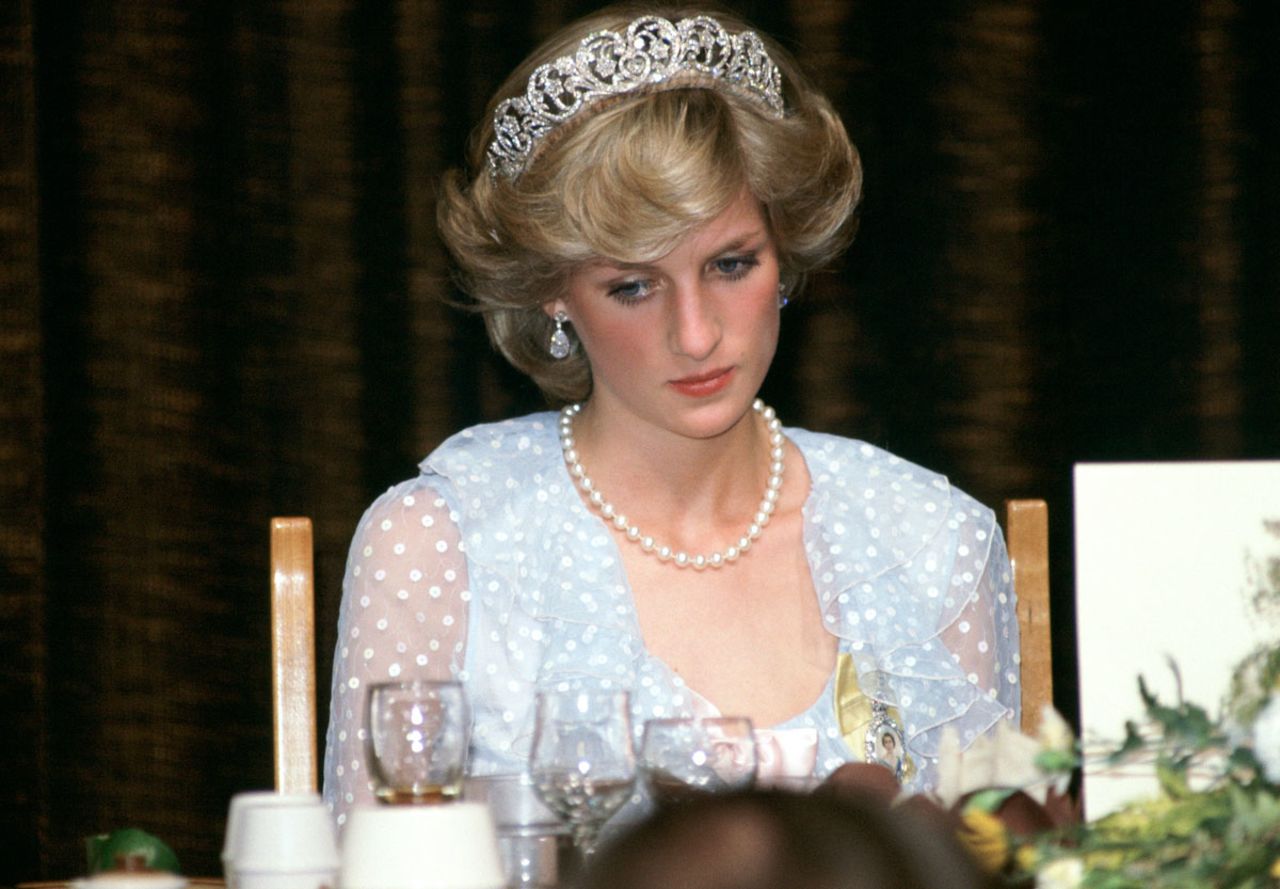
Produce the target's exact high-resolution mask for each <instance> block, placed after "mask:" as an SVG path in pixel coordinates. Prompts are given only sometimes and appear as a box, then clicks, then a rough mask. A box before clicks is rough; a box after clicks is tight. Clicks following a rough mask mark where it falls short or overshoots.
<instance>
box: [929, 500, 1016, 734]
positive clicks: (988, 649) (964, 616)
mask: <svg viewBox="0 0 1280 889" xmlns="http://www.w3.org/2000/svg"><path fill="white" fill-rule="evenodd" d="M965 530H966V532H967V533H965V534H964V535H962V537H961V542H960V544H959V546H958V549H957V552H956V567H955V576H954V577H953V579H952V582H953V584H963V585H964V586H965V587H969V586H972V592H971V593H970V595H969V598H968V600H967V601H965V602H964V603H963V605H961V607H960V608H959V610H958V611H957V612H956V614H955V617H954V619H953V620H952V621H951V622H950V624H949V625H947V626H946V627H945V628H944V629H943V630H942V633H941V639H942V641H943V643H944V644H945V645H946V646H947V649H948V650H949V651H950V652H951V656H952V657H953V658H954V659H955V660H956V662H957V663H958V664H959V666H960V669H961V670H963V671H964V674H965V677H966V678H967V679H968V681H969V683H970V684H972V685H975V686H977V687H978V688H979V689H980V690H981V691H982V693H983V694H985V695H986V696H987V697H988V698H989V699H991V700H993V701H996V702H998V703H1000V704H1003V705H1004V706H1005V707H1006V712H1007V713H1008V714H1009V718H1010V719H1012V720H1013V722H1014V725H1015V726H1016V725H1017V721H1018V718H1019V716H1018V711H1019V704H1020V701H1021V694H1020V691H1019V688H1018V680H1019V676H1018V616H1017V610H1016V607H1015V600H1014V594H1013V581H1012V577H1011V570H1010V568H1009V556H1008V554H1007V553H1006V551H1005V545H1004V537H1003V536H1002V535H1001V533H1000V527H999V525H996V524H994V523H992V524H991V526H990V527H986V526H982V525H977V523H970V527H967V528H966V529H965ZM975 575H976V579H977V583H976V584H974V583H973V579H974V577H975Z"/></svg>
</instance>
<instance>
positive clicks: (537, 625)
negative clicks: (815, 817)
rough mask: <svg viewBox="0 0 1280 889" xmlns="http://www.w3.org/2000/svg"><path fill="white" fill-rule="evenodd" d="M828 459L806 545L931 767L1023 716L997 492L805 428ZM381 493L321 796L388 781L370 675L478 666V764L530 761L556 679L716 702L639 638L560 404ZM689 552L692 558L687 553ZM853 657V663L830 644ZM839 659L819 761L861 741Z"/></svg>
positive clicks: (473, 675) (435, 457) (463, 672)
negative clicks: (948, 732)
mask: <svg viewBox="0 0 1280 889" xmlns="http://www.w3.org/2000/svg"><path fill="white" fill-rule="evenodd" d="M786 434H787V436H788V437H789V438H790V439H791V440H792V441H793V442H794V443H795V444H796V446H797V447H798V448H799V449H800V451H801V453H802V454H803V456H804V459H805V462H806V464H807V465H808V468H809V473H810V476H811V478H812V487H811V490H810V493H809V497H808V499H807V501H806V503H805V508H804V513H805V549H806V553H807V556H808V561H809V566H810V571H811V573H812V577H813V581H814V586H815V588H816V590H817V593H818V598H819V602H820V605H821V608H822V612H823V615H824V620H825V622H826V625H827V628H828V629H829V630H830V631H831V632H832V633H833V634H835V635H837V636H839V637H840V639H841V642H840V649H841V650H842V651H846V652H849V653H850V654H851V655H852V656H853V658H854V662H855V663H856V665H857V667H858V674H859V681H860V684H861V686H862V688H863V690H864V691H866V692H867V693H868V694H871V695H873V696H875V697H878V698H880V699H882V700H884V701H885V702H886V703H887V704H889V705H890V706H894V707H897V708H899V710H900V712H901V713H902V715H903V721H904V729H905V735H906V738H907V746H908V749H909V750H910V751H911V753H912V754H913V756H914V758H915V760H916V762H917V765H918V766H919V767H920V768H919V774H918V776H917V778H916V786H917V787H918V788H920V789H923V788H927V787H928V786H930V784H931V782H932V780H933V770H932V766H931V760H932V758H933V757H934V756H935V755H936V753H937V744H938V738H939V735H940V732H941V729H942V727H943V726H944V725H947V724H952V725H954V726H955V727H956V729H957V730H958V731H959V733H960V736H961V739H962V741H963V742H964V743H968V742H969V741H972V740H973V739H974V738H975V737H977V736H978V735H980V734H982V733H983V732H985V731H987V730H988V729H990V728H991V727H992V726H993V725H994V724H995V723H996V721H997V720H999V719H1001V718H1009V719H1016V718H1017V716H1018V712H1017V709H1018V698H1019V694H1018V691H1019V690H1018V686H1017V683H1018V654H1017V652H1018V627H1017V619H1016V613H1015V608H1014V597H1013V590H1012V586H1011V578H1010V570H1009V562H1008V556H1007V555H1006V553H1005V548H1004V541H1003V538H1002V537H1001V534H1000V529H999V527H998V526H997V525H996V523H995V519H994V517H993V515H992V513H991V511H990V510H988V509H986V508H985V507H983V506H981V505H979V504H978V503H977V502H976V501H974V500H973V499H971V498H970V497H968V496H967V495H965V494H963V493H962V492H960V491H958V490H956V489H955V488H952V487H951V486H950V484H949V483H948V482H947V480H946V479H945V478H944V477H942V476H940V475H937V474H936V473H933V472H930V471H928V470H925V469H921V468H920V467H918V466H915V465H913V464H910V463H908V462H906V461H904V460H900V459H898V458H897V457H894V456H893V455H891V454H888V453H886V452H885V451H882V450H880V449H878V448H874V447H872V446H870V445H867V444H863V443H860V442H855V441H850V440H848V439H842V438H838V437H835V436H830V435H823V434H819V433H813V432H807V431H805V430H800V429H788V430H786ZM421 470H422V473H421V475H419V476H418V478H416V479H413V480H411V481H407V482H404V483H403V484H401V485H398V486H396V487H395V488H392V489H391V490H390V491H388V492H387V493H386V494H384V495H383V496H382V497H380V498H379V499H378V500H377V501H376V502H375V503H374V504H373V506H371V507H370V509H369V511H368V512H367V513H366V514H365V516H364V518H363V519H362V520H361V521H360V524H359V526H358V528H357V530H356V534H355V538H354V540H353V542H352V546H351V553H350V557H349V560H348V563H347V572H346V578H345V580H344V586H343V599H342V606H341V612H340V616H339V623H338V644H337V648H336V651H335V654H334V670H333V698H332V709H331V712H330V724H329V730H328V735H327V739H326V749H325V763H324V794H325V799H326V800H327V802H328V803H329V806H330V807H331V809H332V810H333V813H334V816H335V818H336V820H337V823H338V824H339V825H340V826H341V825H342V824H343V822H344V821H345V815H346V811H347V810H348V809H349V808H350V806H351V805H352V804H354V803H360V802H367V801H369V800H371V799H372V792H371V790H370V787H369V781H368V776H367V775H366V774H365V768H364V753H363V743H364V737H363V735H364V732H363V707H364V689H365V686H367V685H368V684H369V683H371V682H378V681H386V680H388V679H406V678H410V677H424V678H437V679H439V678H449V677H456V678H459V679H461V680H462V681H463V682H464V683H465V684H466V687H467V692H468V695H469V696H470V699H471V702H472V707H473V710H474V719H475V726H474V730H473V735H472V754H471V770H472V772H473V773H476V774H496V773H509V772H519V771H521V770H522V769H523V768H524V763H525V758H526V757H527V755H528V749H529V743H530V740H531V731H532V716H533V714H532V705H533V696H534V693H535V691H536V690H537V689H538V688H539V687H552V686H557V685H563V686H568V685H570V684H581V683H591V684H593V685H601V686H605V687H616V688H625V689H630V690H631V692H632V703H633V708H634V714H633V715H634V717H635V721H636V726H637V728H639V727H640V726H642V725H643V722H644V720H645V719H649V718H652V717H659V716H672V715H682V714H692V713H694V712H701V713H705V712H707V711H708V710H709V709H714V708H712V707H711V705H710V704H709V702H706V701H705V700H702V699H701V698H699V697H698V696H697V694H696V692H695V691H693V690H692V689H689V688H686V687H685V686H684V684H683V683H682V681H681V680H680V677H678V676H676V675H675V674H674V673H673V672H672V671H671V670H670V669H669V668H668V667H667V666H666V665H665V664H664V663H663V662H662V661H660V660H659V659H657V658H656V657H653V656H652V655H650V654H649V653H648V652H647V651H646V649H645V646H644V641H643V640H642V639H641V637H640V631H639V625H638V623H637V620H636V614H635V608H634V605H633V602H632V597H631V592H630V588H629V586H628V584H627V578H626V576H625V575H624V573H623V571H622V563H621V560H620V558H619V552H618V548H617V543H616V542H615V538H614V537H613V536H612V534H611V533H610V532H609V530H608V529H607V528H606V527H605V525H604V524H603V522H602V521H601V520H600V519H599V518H598V517H597V516H596V515H595V514H594V513H592V512H590V511H589V510H588V509H587V508H586V507H585V506H584V505H583V504H582V501H581V500H580V499H579V497H578V494H577V493H576V491H575V490H574V487H573V485H572V483H571V482H570V479H569V476H568V473H567V471H566V469H565V466H564V462H563V460H562V459H561V456H560V445H559V440H558V437H557V427H556V415H555V414H552V413H542V414H535V415H532V416H529V417H524V418H520V419H515V420H508V421H506V422H503V423H496V424H490V425H485V426H477V427H474V428H472V429H468V430H466V431H464V432H461V433H459V434H458V435H455V436H454V437H453V438H451V439H449V440H448V441H447V442H445V443H444V444H443V445H441V446H440V448H438V449H437V450H436V451H435V452H434V453H433V454H431V456H429V457H428V458H427V459H426V460H425V461H424V462H423V463H422V466H421ZM673 570H675V569H673ZM833 669H834V664H833ZM833 686H834V676H833V679H832V681H829V682H828V686H827V689H826V690H825V691H824V692H823V694H822V695H821V696H820V697H819V699H818V700H816V701H814V703H813V704H812V705H811V706H810V707H809V708H808V709H807V710H806V711H805V712H804V713H802V714H799V715H798V716H796V717H794V718H793V719H791V720H788V721H787V722H786V723H785V724H783V725H781V726H777V728H779V729H783V730H785V729H792V728H795V729H800V728H807V729H816V730H817V734H818V758H817V765H816V771H817V773H818V774H819V775H825V774H826V773H828V772H830V771H831V770H832V769H834V768H835V767H836V766H838V765H840V764H841V763H843V762H845V761H847V760H850V759H855V758H859V759H860V758H861V753H860V752H858V751H854V750H851V749H850V748H849V746H848V745H847V744H846V743H845V741H844V740H843V738H842V737H841V735H840V731H839V728H838V725H837V723H836V715H835V708H834V701H833Z"/></svg>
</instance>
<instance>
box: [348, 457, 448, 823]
mask: <svg viewBox="0 0 1280 889" xmlns="http://www.w3.org/2000/svg"><path fill="white" fill-rule="evenodd" d="M470 598H471V596H470V593H469V591H468V589H467V570H466V561H465V558H464V555H463V546H462V544H461V538H460V536H459V532H458V527H457V521H456V516H455V515H451V512H450V508H449V506H448V504H447V503H446V502H445V500H444V499H443V498H442V497H441V496H440V494H439V493H437V492H436V491H435V490H434V489H433V488H432V487H431V486H430V485H428V484H427V483H426V482H425V481H423V480H422V479H415V480H413V481H410V482H405V483H404V484H401V485H399V486H397V487H395V488H392V489H391V490H390V491H388V492H387V493H386V494H384V495H382V497H380V498H379V499H378V500H377V501H376V502H375V503H374V504H373V506H371V507H370V508H369V510H368V512H366V513H365V515H364V517H363V518H362V519H361V521H360V524H359V526H358V527H357V529H356V533H355V537H354V539H353V540H352V544H351V552H350V554H349V556H348V558H347V570H346V576H345V578H344V579H343V588H342V604H341V607H340V610H339V616H338V640H337V647H336V649H335V651H334V657H333V688H332V701H331V706H330V713H329V731H328V734H327V736H326V739H325V758H324V796H325V801H326V802H327V803H328V805H329V808H330V810H331V811H332V813H333V815H334V819H335V823H336V824H337V825H338V826H339V827H341V826H342V825H343V824H344V823H345V821H346V813H347V810H348V809H350V807H351V806H352V805H355V804H358V803H366V802H369V801H371V800H372V798H373V791H372V788H371V785H370V781H369V775H368V774H367V769H366V766H365V755H364V739H365V728H364V708H365V696H366V694H367V688H368V686H369V685H370V684H372V683H376V682H388V681H394V680H405V679H412V678H422V679H449V678H452V677H453V676H455V675H456V674H457V672H458V671H459V670H460V669H461V668H462V663H463V656H464V648H465V645H466V634H467V609H468V602H469V601H470Z"/></svg>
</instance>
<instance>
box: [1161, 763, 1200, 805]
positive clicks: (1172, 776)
mask: <svg viewBox="0 0 1280 889" xmlns="http://www.w3.org/2000/svg"><path fill="white" fill-rule="evenodd" d="M1156 781H1157V782H1159V784H1160V791H1161V792H1162V793H1163V794H1164V795H1165V796H1167V797H1169V798H1170V799H1184V798H1186V797H1187V796H1189V795H1190V794H1191V788H1190V787H1189V786H1187V770H1186V760H1183V761H1182V762H1181V763H1179V764H1173V763H1170V762H1169V761H1168V760H1165V759H1164V758H1163V757H1161V758H1160V760H1158V761H1157V762H1156Z"/></svg>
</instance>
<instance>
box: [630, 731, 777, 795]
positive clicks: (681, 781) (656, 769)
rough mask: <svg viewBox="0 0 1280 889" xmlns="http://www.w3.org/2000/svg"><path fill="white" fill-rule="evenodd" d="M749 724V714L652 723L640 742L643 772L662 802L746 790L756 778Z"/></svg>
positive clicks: (649, 787)
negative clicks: (746, 715)
mask: <svg viewBox="0 0 1280 889" xmlns="http://www.w3.org/2000/svg"><path fill="white" fill-rule="evenodd" d="M756 769H757V755H756V743H755V733H754V731H753V729H752V725H751V720H750V719H748V718H746V717H745V716H717V717H706V718H696V717H695V718H689V719H650V720H648V721H647V722H645V724H644V737H643V739H642V740H641V742H640V771H641V773H642V774H643V775H644V780H645V785H646V786H647V787H648V789H649V795H650V796H651V797H653V799H654V801H655V802H658V803H659V804H670V803H678V802H682V801H684V800H686V799H689V798H690V797H693V796H697V795H699V794H703V793H724V792H727V791H732V790H746V789H748V788H750V787H751V786H752V785H753V784H754V783H755V779H756Z"/></svg>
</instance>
